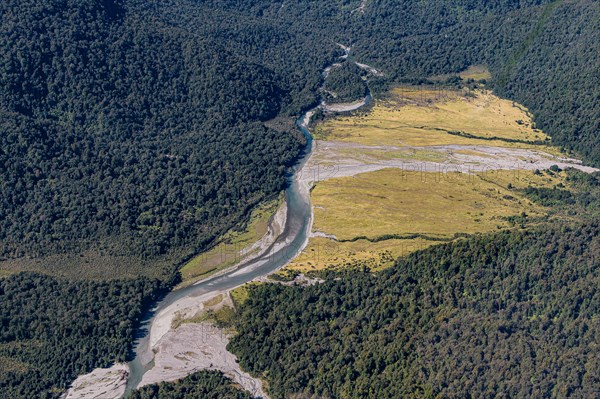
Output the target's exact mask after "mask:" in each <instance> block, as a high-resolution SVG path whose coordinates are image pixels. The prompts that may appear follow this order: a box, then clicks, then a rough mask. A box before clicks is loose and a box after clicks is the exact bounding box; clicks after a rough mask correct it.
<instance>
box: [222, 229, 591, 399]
mask: <svg viewBox="0 0 600 399" xmlns="http://www.w3.org/2000/svg"><path fill="white" fill-rule="evenodd" d="M599 259H600V237H599V229H598V225H597V224H595V223H590V224H584V225H578V226H574V227H566V226H553V227H544V228H543V229H540V230H537V231H513V232H509V231H506V232H500V233H496V234H493V235H488V236H480V237H473V238H469V239H465V240H461V241H459V242H456V243H453V244H443V245H440V246H436V247H433V248H430V249H428V250H425V251H422V252H418V253H415V254H413V255H411V256H409V257H407V258H405V259H400V260H398V261H397V262H396V265H395V266H394V267H393V268H392V269H390V270H388V271H384V272H382V273H380V274H375V275H373V274H372V273H369V272H368V271H358V270H357V271H353V272H348V273H346V274H345V275H342V276H341V277H342V278H341V279H337V280H334V279H328V280H327V281H326V282H325V283H323V284H318V285H316V286H312V287H307V288H299V287H284V286H281V285H277V284H262V285H257V286H252V287H251V296H250V299H249V300H248V301H247V302H246V303H245V304H244V305H243V307H242V309H241V312H240V315H239V319H238V321H237V323H236V328H237V330H238V333H239V334H238V335H237V336H236V337H235V338H234V339H233V340H232V342H231V343H230V349H231V350H233V351H234V353H235V354H236V355H237V356H238V357H239V359H240V364H241V365H242V367H243V368H245V369H247V370H250V371H252V372H253V373H255V374H256V375H259V376H263V377H265V379H266V380H267V382H268V387H269V391H270V394H272V397H274V398H287V397H290V395H292V394H297V393H298V394H306V395H307V396H308V395H316V396H318V397H329V398H366V397H369V398H399V397H415V398H482V397H497V396H503V397H504V396H505V397H537V398H541V397H577V398H590V397H595V396H596V395H597V393H598V391H599V390H600V378H599V376H600V352H599V349H598V346H597V342H598V339H599V337H598V332H599V331H600V324H599V319H598V314H599V312H600V295H599V294H598V290H597V287H598V285H599V284H600V280H599V278H600V277H599V276H600V274H599V273H598V268H599V261H598V260H599Z"/></svg>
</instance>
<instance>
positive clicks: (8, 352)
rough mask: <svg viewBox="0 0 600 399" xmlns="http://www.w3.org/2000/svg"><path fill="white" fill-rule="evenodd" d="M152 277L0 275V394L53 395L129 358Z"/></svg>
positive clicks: (153, 289) (156, 292) (154, 284)
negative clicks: (87, 279)
mask: <svg viewBox="0 0 600 399" xmlns="http://www.w3.org/2000/svg"><path fill="white" fill-rule="evenodd" d="M165 288H166V287H165V286H164V285H163V284H161V283H160V282H159V281H157V280H152V281H151V280H148V279H140V280H137V281H131V280H130V281H111V282H78V283H72V282H67V281H63V280H56V279H54V278H51V277H48V276H44V275H40V274H28V273H22V274H20V275H16V276H12V277H8V278H4V279H0V325H1V326H2V328H1V329H0V398H2V399H9V398H10V399H13V398H58V397H60V395H61V392H62V391H63V390H65V389H66V388H67V387H68V386H69V384H71V382H73V380H74V379H75V378H76V377H77V376H78V375H80V374H84V373H87V372H89V371H90V370H92V369H94V368H96V367H108V366H110V365H112V364H113V363H114V362H123V361H125V360H126V359H128V357H129V352H130V350H131V342H132V341H133V337H134V333H135V329H136V328H137V327H138V326H139V322H140V320H141V318H142V315H143V312H144V311H145V309H146V308H147V307H148V306H149V305H150V304H152V303H154V302H155V301H156V300H157V299H158V297H159V296H160V295H161V292H164V290H165Z"/></svg>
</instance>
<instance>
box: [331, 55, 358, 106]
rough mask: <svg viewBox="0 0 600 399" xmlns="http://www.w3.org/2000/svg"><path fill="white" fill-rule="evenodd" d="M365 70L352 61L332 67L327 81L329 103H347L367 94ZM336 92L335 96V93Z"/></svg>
mask: <svg viewBox="0 0 600 399" xmlns="http://www.w3.org/2000/svg"><path fill="white" fill-rule="evenodd" d="M362 76H363V72H362V71H361V69H360V68H359V67H357V66H356V65H355V64H354V63H352V62H345V63H343V64H342V66H340V67H338V68H332V69H331V72H330V73H329V76H328V77H327V80H326V81H325V90H327V92H326V96H325V101H327V102H328V103H345V102H352V101H356V100H360V99H362V98H363V97H364V96H365V95H366V94H367V85H366V84H365V81H364V80H363V79H362ZM331 93H334V94H335V97H334V95H333V94H331Z"/></svg>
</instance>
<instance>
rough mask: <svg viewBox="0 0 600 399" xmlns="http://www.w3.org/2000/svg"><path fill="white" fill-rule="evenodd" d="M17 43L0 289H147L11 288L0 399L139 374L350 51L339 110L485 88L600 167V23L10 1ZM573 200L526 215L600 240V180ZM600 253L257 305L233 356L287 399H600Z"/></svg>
mask: <svg viewBox="0 0 600 399" xmlns="http://www.w3.org/2000/svg"><path fill="white" fill-rule="evenodd" d="M0 19H1V24H0V59H1V62H0V276H4V274H5V273H9V274H10V273H12V272H15V271H18V270H22V269H20V268H19V262H21V261H23V262H25V261H27V262H30V263H32V264H34V265H35V266H34V267H33V269H35V270H39V271H42V272H46V273H50V274H59V275H61V276H68V277H69V278H75V277H79V276H77V271H78V270H77V269H78V268H83V266H84V265H89V264H93V267H97V268H98V269H99V271H98V272H97V273H95V274H94V276H96V277H97V276H100V277H101V279H107V280H109V279H116V278H118V277H121V274H119V273H116V272H115V270H116V269H122V270H133V272H130V273H123V274H127V276H128V277H135V278H137V279H130V280H127V281H124V280H111V281H109V282H106V281H90V282H81V281H79V282H74V281H71V280H65V279H55V278H52V277H48V276H43V275H40V274H36V273H25V274H18V275H13V276H10V277H2V278H0V323H1V324H0V325H1V326H2V329H1V330H0V393H1V394H0V396H6V397H10V398H32V397H41V398H55V397H59V396H60V394H61V392H62V390H64V388H65V387H66V386H67V385H68V384H69V383H70V382H71V381H72V380H73V378H74V377H75V376H76V375H78V374H80V373H87V372H89V371H91V370H92V369H94V368H96V367H102V366H108V365H109V364H111V363H112V362H113V361H123V360H125V359H126V358H127V357H128V355H129V352H130V350H131V345H132V341H133V332H134V328H135V326H136V325H137V323H138V321H139V318H140V315H141V314H142V313H143V312H144V310H145V309H147V308H148V307H149V306H150V304H151V303H153V302H154V301H155V300H156V298H157V297H158V295H159V294H160V293H161V292H162V291H163V290H166V289H168V288H171V287H172V285H173V282H174V281H175V280H176V278H177V276H176V274H177V267H178V266H180V265H181V262H182V260H184V259H187V258H189V257H190V256H191V255H193V254H197V253H198V252H201V251H202V250H204V249H205V248H206V247H207V246H208V245H210V243H211V241H212V240H214V238H215V237H218V236H219V235H221V234H222V233H224V232H225V231H227V230H229V229H231V228H232V227H233V226H236V225H239V224H240V223H243V222H244V220H246V219H247V218H248V215H249V213H250V211H251V209H252V208H253V207H255V206H256V205H257V204H259V203H260V202H262V201H264V200H266V199H269V198H274V197H275V196H276V195H277V194H278V193H279V192H280V191H281V190H282V189H283V188H284V187H285V184H286V181H285V172H286V168H287V167H288V166H290V165H292V164H293V162H294V160H295V158H296V157H297V155H298V153H299V152H300V150H301V148H302V145H303V144H304V139H303V137H302V136H301V134H299V132H297V131H295V129H293V123H291V122H292V121H293V119H294V118H296V117H297V116H299V114H300V113H301V112H302V111H303V110H306V109H308V108H309V107H311V106H313V105H315V104H317V102H318V101H319V100H320V95H321V94H320V93H319V92H318V88H319V87H320V86H321V85H322V83H323V76H322V70H323V68H324V67H326V66H327V65H330V64H331V63H332V62H335V61H336V60H338V57H339V56H341V55H342V54H343V51H342V50H341V48H340V47H339V46H338V45H337V43H341V44H344V45H348V46H352V51H351V52H350V56H349V61H350V62H348V63H347V64H345V65H344V67H343V68H340V69H339V70H334V71H332V75H331V78H332V79H331V81H330V82H328V84H327V86H326V89H327V90H330V91H332V92H335V93H336V94H339V97H338V99H339V100H344V101H350V100H352V99H353V97H355V96H362V95H364V93H365V92H366V87H365V84H364V82H363V80H362V79H361V77H362V76H366V77H367V78H368V84H369V88H370V89H371V90H372V92H373V93H374V94H375V96H377V95H380V94H381V93H383V92H384V90H386V89H387V88H389V87H392V86H393V85H395V84H397V83H400V82H406V81H409V82H412V83H418V82H426V79H427V78H431V77H432V76H435V75H443V74H448V73H455V72H458V71H461V70H464V69H466V68H467V67H469V66H470V65H475V64H477V65H484V66H487V67H488V68H489V69H490V71H491V74H492V79H491V80H490V81H489V82H488V86H489V87H490V88H493V89H494V90H496V92H497V93H499V94H500V95H502V96H505V97H508V98H510V99H514V100H517V101H519V102H521V103H523V104H525V105H526V106H527V107H528V108H529V109H530V110H531V111H532V113H533V114H534V116H535V121H536V125H537V126H538V127H540V128H543V129H544V131H546V132H547V133H548V134H550V135H551V136H552V137H553V140H554V143H555V144H557V145H560V146H564V147H566V148H569V149H572V150H574V151H575V153H576V154H577V155H582V156H583V157H584V159H585V160H586V161H589V162H590V163H595V164H596V165H600V145H599V143H600V141H599V136H598V134H599V131H600V125H599V123H600V122H599V121H600V101H599V97H598V96H599V92H598V90H599V89H598V88H599V87H600V81H599V79H600V77H599V75H598V71H599V70H600V58H599V57H598V54H599V53H600V41H599V40H598V39H597V38H598V36H599V32H600V26H599V24H600V3H599V2H598V1H594V0H574V1H567V0H565V1H560V0H559V1H549V0H502V1H491V2H490V1H484V0H450V1H444V2H424V1H420V0H367V1H362V0H334V1H305V0H286V1H271V0H256V1H251V2H249V1H241V0H206V1H197V0H49V1H42V0H3V1H1V2H0ZM354 61H359V62H362V63H367V64H369V65H372V66H373V67H375V68H377V70H379V71H381V72H382V74H383V75H382V76H372V74H371V75H369V74H367V73H366V72H365V71H363V70H359V68H355V67H354V66H353V64H352V62H354ZM358 75H360V76H358ZM329 100H331V99H329ZM272 119H276V120H277V121H278V122H280V121H282V120H283V121H284V122H285V123H268V122H269V121H271V120H272ZM268 126H290V127H289V128H286V129H278V130H275V129H273V128H271V127H268ZM571 179H572V180H571V181H570V183H572V184H574V185H579V186H582V187H584V188H583V189H582V190H581V191H579V192H577V193H575V194H573V193H568V192H567V190H562V189H561V188H554V189H540V190H529V191H528V192H526V194H527V195H528V196H529V197H530V198H532V199H533V200H535V201H538V202H540V203H543V204H546V205H548V206H553V207H562V208H563V209H561V215H563V214H564V215H565V216H566V218H565V219H568V220H571V221H572V220H573V218H574V217H575V216H576V217H580V215H584V217H585V218H590V219H592V218H594V217H596V216H597V215H598V209H599V207H598V204H597V199H598V198H599V195H598V192H597V191H598V189H597V187H598V179H597V177H590V178H589V179H588V178H587V177H584V176H583V175H580V174H579V175H578V174H574V175H572V176H571ZM598 241H599V240H598V225H597V224H595V223H594V222H588V223H587V224H584V225H577V226H575V227H567V226H562V227H557V226H553V227H552V228H548V229H546V230H545V229H542V230H540V231H535V232H531V233H528V232H503V233H498V234H495V235H492V236H489V237H475V238H471V239H469V240H465V241H461V242H459V243H457V244H448V245H443V246H440V247H436V248H433V249H431V250H428V251H425V252H421V253H418V254H415V255H413V256H411V257H409V258H408V259H402V260H399V261H398V263H397V265H396V267H395V268H393V269H392V270H390V271H387V272H384V273H383V274H381V275H372V274H370V273H361V272H352V273H348V274H347V275H345V276H343V278H342V279H341V280H339V281H338V280H335V281H334V280H331V281H328V282H326V283H325V284H323V285H319V286H315V287H310V288H305V289H295V288H286V287H280V286H271V285H269V286H267V285H265V286H260V287H257V288H254V289H253V295H252V297H251V299H250V301H249V302H248V303H247V304H246V305H245V306H244V307H243V309H242V313H241V315H240V319H239V322H238V329H239V331H240V333H241V334H240V335H239V336H238V337H237V338H236V339H235V340H234V341H233V342H232V348H233V349H234V350H235V351H236V353H238V354H239V356H240V358H241V361H242V364H243V366H244V367H246V368H248V369H249V370H252V371H253V372H255V373H256V374H260V375H261V376H265V374H263V373H265V372H267V373H268V374H266V379H267V380H268V382H269V389H270V390H271V392H272V393H273V396H274V397H284V396H285V397H287V396H289V395H291V394H294V393H307V394H317V395H320V396H328V397H389V396H392V397H396V396H403V395H414V396H416V397H434V396H436V395H440V396H441V397H469V395H470V396H471V397H487V396H494V395H496V394H498V395H500V394H504V395H508V396H524V397H539V396H555V397H564V396H574V397H591V396H594V393H597V392H598V390H599V389H600V388H599V386H600V382H599V380H598V375H600V365H599V363H598V359H599V358H600V356H599V355H600V354H599V353H598V348H597V345H596V343H597V342H598V337H597V331H598V327H600V326H598V317H597V315H598V310H599V309H598V295H597V293H596V291H597V290H596V288H597V286H598V283H599V281H598V275H599V274H598V256H599V247H598ZM67 255H68V256H69V257H70V258H69V262H68V263H67V262H63V260H64V259H62V258H61V257H66V256H67ZM50 256H51V257H52V258H51V259H52V261H51V262H52V265H50V260H49V259H50V258H49V257H50ZM109 256H110V257H111V259H112V260H113V266H114V264H116V265H117V267H116V268H115V267H112V266H111V267H110V268H109V267H108V266H106V265H107V264H108V262H106V257H109ZM93 257H97V258H96V259H90V258H93ZM159 258H161V259H168V261H161V262H160V263H159V262H158V261H157V259H159ZM115 259H116V260H115ZM153 262H156V263H153ZM6 265H8V266H6ZM15 265H16V266H15ZM165 265H166V268H165V269H164V270H163V269H162V268H163V267H165ZM86 267H88V266H86ZM58 269H60V270H61V272H60V273H55V271H56V270H58ZM117 271H118V270H117ZM142 276H145V277H142ZM148 276H152V277H154V276H158V277H160V278H161V279H162V282H160V281H157V280H154V279H150V278H149V277H148ZM217 385H218V386H219V387H220V388H218V389H219V390H217V391H216V392H220V393H222V394H223V395H231V397H244V396H245V395H244V394H243V393H240V392H239V391H237V390H235V389H234V388H232V387H231V386H230V383H229V382H228V381H227V380H224V379H223V377H222V376H220V375H199V376H196V377H191V378H190V379H186V380H184V381H183V382H182V383H181V384H179V385H178V386H175V387H173V386H172V385H169V384H167V385H163V386H161V387H151V388H148V389H146V390H143V391H141V392H139V393H138V394H136V395H141V396H140V397H167V398H169V397H178V396H177V395H179V394H180V393H181V392H183V391H186V390H188V389H195V390H197V392H198V394H199V395H200V394H202V395H204V394H205V393H206V390H207V389H211V390H212V389H213V388H214V387H216V386H217ZM207 387H208V388H207ZM169 395H170V396H169Z"/></svg>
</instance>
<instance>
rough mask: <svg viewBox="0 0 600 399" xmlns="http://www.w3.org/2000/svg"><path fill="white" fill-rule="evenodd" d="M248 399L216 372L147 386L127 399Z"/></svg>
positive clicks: (244, 393) (199, 373)
mask: <svg viewBox="0 0 600 399" xmlns="http://www.w3.org/2000/svg"><path fill="white" fill-rule="evenodd" d="M191 398H202V399H250V398H251V396H250V394H248V393H247V392H245V391H242V390H241V389H239V388H237V387H235V386H234V384H233V382H232V381H231V380H230V379H228V378H226V377H225V376H224V375H223V374H221V373H219V372H216V371H201V372H198V373H195V374H192V375H190V376H188V377H186V378H183V379H181V380H179V381H176V382H167V383H161V384H155V385H147V386H145V387H143V388H140V389H139V390H137V391H134V392H133V393H132V394H131V396H130V397H129V399H191Z"/></svg>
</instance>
